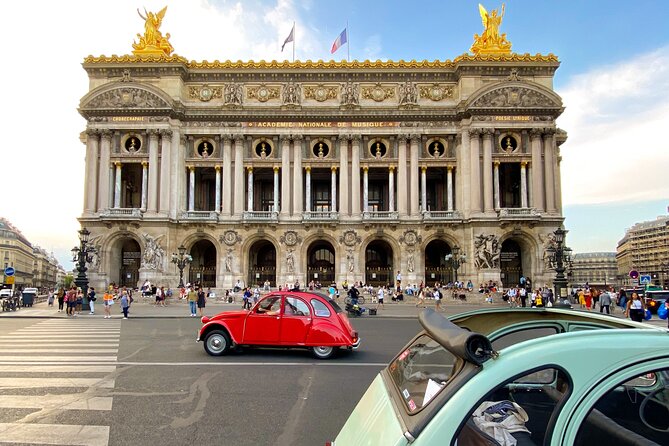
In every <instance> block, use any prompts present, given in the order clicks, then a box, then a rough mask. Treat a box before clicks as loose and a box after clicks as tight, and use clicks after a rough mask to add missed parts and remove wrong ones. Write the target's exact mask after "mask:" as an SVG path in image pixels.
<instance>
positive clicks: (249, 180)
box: [246, 166, 253, 212]
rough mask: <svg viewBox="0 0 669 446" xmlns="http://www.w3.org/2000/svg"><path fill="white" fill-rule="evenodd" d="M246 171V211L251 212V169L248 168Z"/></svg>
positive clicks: (250, 167)
mask: <svg viewBox="0 0 669 446" xmlns="http://www.w3.org/2000/svg"><path fill="white" fill-rule="evenodd" d="M246 170H247V172H248V183H247V188H246V199H247V205H246V210H247V211H249V212H253V167H252V166H249V167H247V168H246Z"/></svg>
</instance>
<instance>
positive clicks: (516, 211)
mask: <svg viewBox="0 0 669 446" xmlns="http://www.w3.org/2000/svg"><path fill="white" fill-rule="evenodd" d="M497 215H498V217H499V218H506V219H516V218H520V219H525V218H538V217H539V213H538V212H537V210H536V209H534V208H502V209H500V210H499V211H497Z"/></svg>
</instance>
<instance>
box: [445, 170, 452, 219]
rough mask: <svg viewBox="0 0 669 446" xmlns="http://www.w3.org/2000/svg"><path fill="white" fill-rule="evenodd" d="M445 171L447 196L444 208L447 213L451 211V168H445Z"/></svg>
mask: <svg viewBox="0 0 669 446" xmlns="http://www.w3.org/2000/svg"><path fill="white" fill-rule="evenodd" d="M446 171H447V173H446V193H447V194H448V195H447V198H446V200H447V202H446V206H447V209H448V210H449V211H453V166H447V168H446Z"/></svg>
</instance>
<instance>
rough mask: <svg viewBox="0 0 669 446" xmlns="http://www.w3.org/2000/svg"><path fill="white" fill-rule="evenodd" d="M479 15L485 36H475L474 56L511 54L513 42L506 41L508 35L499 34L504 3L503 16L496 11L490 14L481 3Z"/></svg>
mask: <svg viewBox="0 0 669 446" xmlns="http://www.w3.org/2000/svg"><path fill="white" fill-rule="evenodd" d="M479 13H480V14H481V21H482V22H483V34H482V35H480V36H479V35H478V34H474V44H473V45H472V47H471V48H470V51H471V52H472V53H474V54H511V42H509V41H508V40H506V34H500V33H499V27H500V25H501V24H502V19H503V18H504V3H502V11H501V14H498V13H497V10H496V9H493V10H492V11H490V13H488V11H486V9H485V8H484V7H483V5H482V4H480V3H479Z"/></svg>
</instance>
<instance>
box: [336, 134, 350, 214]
mask: <svg viewBox="0 0 669 446" xmlns="http://www.w3.org/2000/svg"><path fill="white" fill-rule="evenodd" d="M337 142H338V143H339V214H340V215H343V216H348V215H349V214H350V212H351V211H350V209H349V206H348V196H349V193H350V192H349V183H348V139H347V138H342V137H340V138H339V139H338V141H337Z"/></svg>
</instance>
